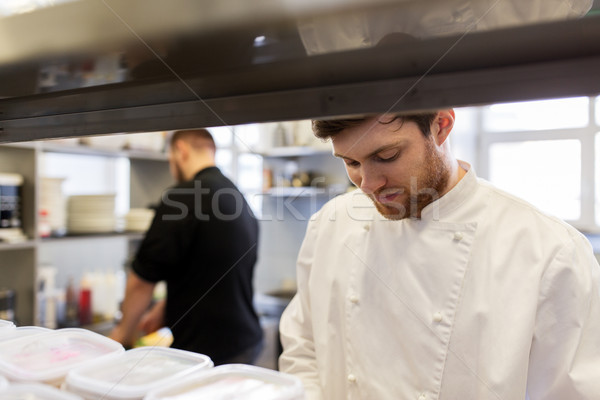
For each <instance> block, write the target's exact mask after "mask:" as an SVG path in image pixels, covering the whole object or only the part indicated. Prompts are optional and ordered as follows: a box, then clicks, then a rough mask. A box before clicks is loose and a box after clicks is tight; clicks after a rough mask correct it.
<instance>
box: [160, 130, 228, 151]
mask: <svg viewBox="0 0 600 400" xmlns="http://www.w3.org/2000/svg"><path fill="white" fill-rule="evenodd" d="M178 140H185V141H186V142H188V143H189V144H190V145H192V146H193V147H195V148H199V147H201V146H206V144H208V145H209V146H210V147H212V148H213V149H216V148H217V146H216V144H215V140H214V139H213V137H212V135H211V134H210V132H209V131H208V130H206V129H204V128H198V129H183V130H179V131H175V132H173V135H172V136H171V146H173V145H174V144H175V142H177V141H178ZM207 142H208V143H207Z"/></svg>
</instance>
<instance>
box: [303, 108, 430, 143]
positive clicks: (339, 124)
mask: <svg viewBox="0 0 600 400" xmlns="http://www.w3.org/2000/svg"><path fill="white" fill-rule="evenodd" d="M436 115H437V112H428V113H420V114H409V115H394V116H392V117H391V118H390V119H389V120H388V121H385V120H382V119H378V120H377V122H378V123H380V124H391V123H392V122H394V121H396V120H401V122H402V123H404V122H405V121H412V122H414V123H416V124H417V126H418V127H419V130H420V131H421V132H422V133H423V135H424V136H425V137H428V136H429V135H431V124H432V123H433V121H434V119H435V116H436ZM369 118H371V117H370V116H364V117H356V118H343V119H319V120H313V121H312V129H313V132H314V134H315V136H316V137H318V138H319V139H329V138H331V137H333V136H335V135H337V134H338V133H340V132H341V131H343V130H344V129H347V128H352V127H354V126H358V125H361V124H363V123H364V122H365V121H367V120H368V119H369Z"/></svg>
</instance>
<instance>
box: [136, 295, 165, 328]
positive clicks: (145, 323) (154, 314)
mask: <svg viewBox="0 0 600 400" xmlns="http://www.w3.org/2000/svg"><path fill="white" fill-rule="evenodd" d="M165 304H166V302H165V300H164V299H163V300H159V301H157V302H156V303H155V304H154V306H152V308H150V310H148V311H146V313H144V315H143V316H142V319H141V320H140V323H139V324H138V329H139V330H141V331H142V332H144V333H145V334H149V333H152V332H156V331H157V330H159V329H160V328H162V327H163V326H165Z"/></svg>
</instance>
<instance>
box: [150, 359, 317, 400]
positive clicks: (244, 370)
mask: <svg viewBox="0 0 600 400" xmlns="http://www.w3.org/2000/svg"><path fill="white" fill-rule="evenodd" d="M304 398H305V397H304V388H303V386H302V383H301V382H300V380H299V379H298V378H296V377H295V376H291V375H288V374H284V373H281V372H277V371H273V370H270V369H265V368H260V367H254V366H250V365H242V364H229V365H221V366H219V367H215V368H213V369H211V370H209V371H206V372H203V373H201V374H198V375H194V376H191V377H188V378H185V379H183V380H181V381H179V382H174V383H173V384H171V385H169V386H166V387H164V388H161V389H157V390H153V391H150V392H149V393H148V395H147V396H146V397H144V400H196V399H203V400H204V399H206V400H209V399H210V400H303V399H304Z"/></svg>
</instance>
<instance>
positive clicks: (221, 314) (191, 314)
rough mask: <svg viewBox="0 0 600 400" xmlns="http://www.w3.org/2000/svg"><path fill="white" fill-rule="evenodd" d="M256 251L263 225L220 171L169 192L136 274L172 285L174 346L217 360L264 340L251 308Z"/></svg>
mask: <svg viewBox="0 0 600 400" xmlns="http://www.w3.org/2000/svg"><path fill="white" fill-rule="evenodd" d="M257 250H258V222H257V221H256V219H255V217H254V215H253V213H252V211H251V209H250V207H249V206H248V204H247V203H246V201H245V199H244V197H243V195H242V194H241V193H240V192H239V190H238V189H237V188H236V187H235V185H234V184H233V183H232V182H231V181H230V180H229V179H227V178H226V177H225V176H224V175H223V174H222V173H221V171H220V170H219V169H218V168H217V167H209V168H205V169H203V170H202V171H200V172H198V174H196V176H195V178H194V180H192V181H188V182H184V183H181V184H178V185H176V186H174V187H173V188H170V189H168V190H166V191H165V192H164V193H163V196H162V199H161V203H160V206H159V207H158V209H157V212H156V215H155V217H154V220H153V222H152V225H151V226H150V229H149V230H148V232H147V234H146V236H145V238H144V240H143V241H142V244H141V246H140V248H139V250H138V253H137V255H136V258H135V260H134V262H133V264H132V268H133V270H134V271H135V272H136V273H137V274H138V275H139V276H140V277H141V278H143V279H145V280H147V281H150V282H158V281H160V280H164V281H166V283H167V303H166V316H165V318H166V321H165V322H166V325H167V326H169V327H170V328H171V330H172V332H173V338H174V341H173V344H172V347H175V348H179V349H184V350H189V351H195V352H198V353H202V354H206V355H208V356H209V357H211V358H212V359H213V360H214V361H215V362H218V360H219V359H226V358H229V357H232V356H235V355H237V354H238V353H240V352H241V351H243V350H245V349H248V348H249V347H251V346H253V345H255V344H258V343H259V341H261V340H262V329H261V327H260V324H259V321H258V317H257V315H256V313H255V311H254V308H253V304H252V297H253V290H252V276H253V271H254V265H255V263H256V259H257Z"/></svg>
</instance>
